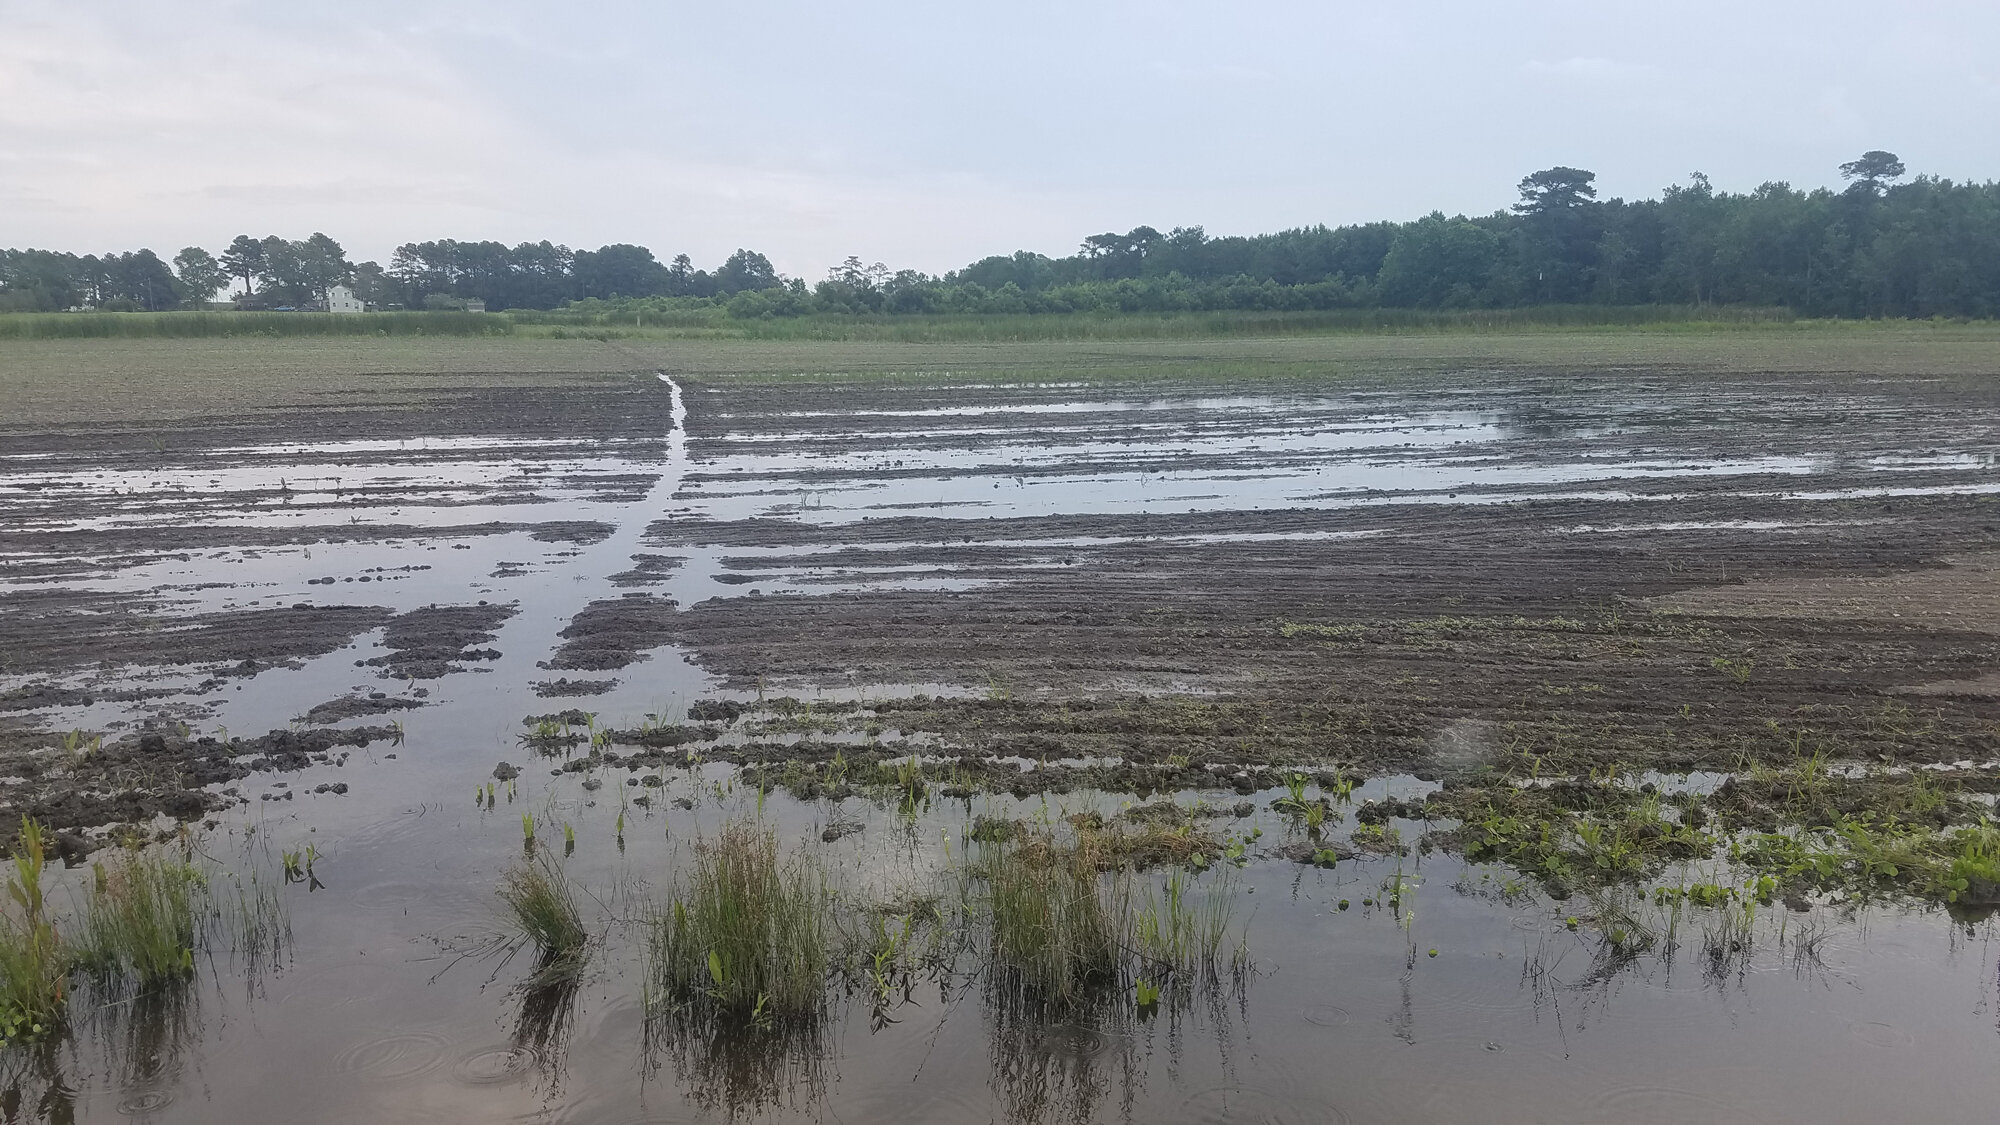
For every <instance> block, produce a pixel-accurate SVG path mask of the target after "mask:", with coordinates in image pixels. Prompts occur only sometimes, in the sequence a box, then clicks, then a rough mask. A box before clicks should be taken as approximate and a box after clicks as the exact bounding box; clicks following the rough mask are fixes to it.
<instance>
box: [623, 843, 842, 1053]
mask: <svg viewBox="0 0 2000 1125" xmlns="http://www.w3.org/2000/svg"><path fill="white" fill-rule="evenodd" d="M833 908H834V902H833V896H832V893H831V891H830V890H829V888H828V886H827V882H826V879H825V877H824V876H823V875H822V873H821V872H820V870H819V868H818V867H817V866H816V865H815V864H814V863H812V861H811V860H810V859H808V858H807V857H806V856H805V855H804V854H803V853H800V854H797V855H794V856H791V857H789V858H784V857H781V856H780V855H779V854H778V843H777V839H776V838H775V837H774V836H773V835H772V834H771V833H770V832H769V831H768V830H767V829H765V828H763V827H761V826H759V825H756V824H754V823H751V822H746V821H735V822H732V823H730V824H728V825H727V826H725V827H724V828H723V829H722V832H721V833H720V835H718V836H717V837H716V838H715V839H713V840H710V841H705V842H703V843H702V844H700V845H698V846H697V849H696V852H695V857H694V863H693V865H692V870H691V872H689V874H688V875H687V876H686V881H685V882H684V883H683V884H682V885H681V886H680V887H679V888H677V890H676V891H675V893H674V894H673V895H672V897H671V900H670V902H669V904H668V905H667V906H666V907H665V908H664V909H661V910H659V911H657V912H656V913H655V915H654V916H653V918H652V919H651V924H650V927H649V930H650V934H649V941H648V952H649V955H650V961H651V969H650V973H649V980H650V981H651V982H652V984H653V985H654V986H655V987H656V988H657V989H658V990H659V991H660V993H661V995H662V997H663V998H664V999H665V1000H667V1001H668V1002H669V1003H670V1004H672V1005H675V1006H680V1007H684V1008H694V1009H709V1010H714V1011H721V1012H730V1013H737V1014H742V1015H746V1016H749V1017H751V1018H752V1019H753V1020H768V1019H778V1018H792V1017H801V1016H809V1015H811V1014H813V1013H816V1012H819V1011H821V1010H822V1009H823V1007H824V1005H825V1003H826V998H827V969H828V965H829V962H830V946H831V944H832V940H833V935H834V925H833Z"/></svg>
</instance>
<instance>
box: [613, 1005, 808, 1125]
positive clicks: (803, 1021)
mask: <svg viewBox="0 0 2000 1125" xmlns="http://www.w3.org/2000/svg"><path fill="white" fill-rule="evenodd" d="M834 1046H835V1037H834V1034H833V1021H832V1019H831V1016H830V1014H829V1012H828V1011H827V1010H825V1009H821V1010H819V1011H817V1012H811V1013H805V1014H798V1015H791V1016H781V1017H773V1018H769V1019H745V1018H741V1017H738V1016H735V1015H732V1014H729V1013H726V1012H718V1011H715V1010H703V1009H698V1008H694V1007H689V1006H675V1007H669V1008H665V1009H661V1010H658V1011H656V1012H654V1013H652V1014H651V1015H650V1016H649V1017H648V1019H647V1021H646V1062H647V1072H648V1074H649V1075H656V1074H658V1073H659V1071H660V1069H661V1068H662V1067H665V1068H666V1069H667V1070H668V1071H670V1072H671V1074H672V1079H673V1085H674V1087H675V1088H676V1090H677V1091H678V1092H679V1093H680V1094H681V1095H682V1096H683V1097H685V1098H687V1099H688V1100H689V1101H691V1102H693V1103H694V1104H695V1105H698V1106H700V1107H702V1108H703V1109H707V1110H710V1111H719V1112H721V1113H723V1114H725V1115H727V1117H728V1118H729V1120H731V1121H735V1120H738V1119H741V1118H744V1117H752V1116H758V1115H761V1114H764V1113H768V1112H773V1111H776V1110H780V1109H791V1110H801V1109H805V1108H806V1107H808V1106H812V1105H815V1104H818V1103H820V1102H823V1101H824V1100H825V1098H826V1090H827V1070H828V1060H829V1059H830V1058H831V1057H832V1055H833V1051H834Z"/></svg>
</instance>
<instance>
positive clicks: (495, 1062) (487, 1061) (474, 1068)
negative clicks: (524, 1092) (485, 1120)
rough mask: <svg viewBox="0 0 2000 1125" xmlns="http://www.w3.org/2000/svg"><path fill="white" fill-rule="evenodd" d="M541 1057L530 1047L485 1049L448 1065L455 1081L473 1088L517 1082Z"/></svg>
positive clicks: (533, 1067)
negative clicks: (450, 1066)
mask: <svg viewBox="0 0 2000 1125" xmlns="http://www.w3.org/2000/svg"><path fill="white" fill-rule="evenodd" d="M540 1063H541V1055H540V1054H538V1053H537V1052H536V1051H535V1049H534V1048H533V1047H526V1046H522V1047H488V1048H485V1049H484V1050H479V1051H474V1052H473V1053H472V1054H469V1055H467V1056H465V1057H464V1058H462V1059H460V1060H458V1062H457V1063H455V1064H453V1066H452V1068H451V1069H452V1074H453V1075H454V1076H456V1077H457V1078H458V1080H459V1081H461V1082H465V1083H468V1084H471V1085H474V1086H492V1085H496V1084H499V1083H502V1082H518V1081H520V1080H521V1079H523V1078H526V1077H527V1076H528V1075H530V1074H532V1073H534V1071H535V1068H536V1067H537V1066H538V1065H539V1064H540Z"/></svg>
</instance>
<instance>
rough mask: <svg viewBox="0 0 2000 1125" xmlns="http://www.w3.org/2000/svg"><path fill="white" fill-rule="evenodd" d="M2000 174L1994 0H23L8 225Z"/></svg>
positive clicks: (696, 235)
mask: <svg viewBox="0 0 2000 1125" xmlns="http://www.w3.org/2000/svg"><path fill="white" fill-rule="evenodd" d="M1871 148H1887V149H1891V150H1893V151H1895V152H1897V153H1899V154H1901V155H1902V157H1903V158H1904V160H1905V161H1906V162H1907V163H1908V164H1909V166H1910V168H1911V170H1912V171H1913V172H1928V173H1935V174H1938V175H1942V176H1947V177H1951V178H1954V179H1979V180H1985V179H1994V178H2000V3H1995V2H1994V0H1896V2H1894V3H1886V2H1883V0H1810V2H1792V0H1729V2H1712V0H1682V2H1680V3H1675V4H1663V3H1658V2H1649V3H1621V2H1619V0H1589V2H1574V3H1573V2H1568V0H1513V2H1501V0H1371V2H1368V3H1355V2H1346V0H1322V2H1320V3H1304V2H1295V3H1278V2H1254V0H1235V2H1232V3H1227V4H1223V3H1212V4H1181V3H1171V2H1163V0H1154V2H1152V3H1144V4H1141V3H1129V4H1127V3H1088V2H1084V0H1065V2H1057V3H1040V2H1036V0H1008V2H1005V3H981V4H977V5H974V4H954V3H950V2H948V0H947V2H940V0H926V2H910V3H870V2H867V0H846V2H844V3H826V2H817V3H792V2H790V0H757V2H755V3H748V4H731V3H721V2H713V3H709V4H703V5H694V4H680V3H666V2H660V0H629V2H617V0H597V2H581V0H571V2H570V3H566V4H560V5H557V4H550V3H547V2H546V0H543V2H537V3H527V2H517V0H477V2H471V0H467V2H456V0H446V2H434V3H427V2H423V0H395V2H386V0H385V2H375V0H338V2H325V3H317V4H297V3H272V2H270V0H260V2H257V3H237V2H232V0H175V2H173V3H165V2H157V0H154V2H143V3H141V2H119V0H34V2H30V3H21V2H16V0H0V245H5V246H28V245H33V246H47V247H52V248H56V249H67V250H75V251H79V252H81V251H103V250H110V249H129V248H134V247H137V246H141V245H146V246H151V247H153V248H154V249H155V250H158V251H160V252H161V254H162V255H163V256H166V255H170V254H171V253H172V252H173V251H174V250H177V249H179V248H180V247H182V246H184V245H189V244H197V245H204V246H207V247H209V248H211V249H220V247H221V246H222V244H224V243H226V242H227V241H228V240H229V238H230V237H231V236H233V235H235V234H239V233H250V234H255V235H263V234H269V233H276V234H282V235H285V236H287V237H292V238H302V237H304V236H305V235H307V234H309V233H311V232H313V231H315V230H321V231H325V232H326V233H328V234H330V235H332V236H333V237H334V238H335V239H337V240H339V241H340V242H341V243H342V244H343V245H345V246H346V247H347V248H348V251H349V254H350V257H352V258H354V259H356V260H359V259H362V258H377V259H380V260H383V261H386V260H387V256H388V254H389V252H390V250H391V249H392V248H393V247H394V246H395V245H396V244H398V243H401V242H406V241H415V240H420V239H426V238H438V237H450V238H459V239H499V240H501V241H505V242H509V243H513V242H518V241H523V240H539V239H543V238H547V239H550V240H553V241H557V242H563V243H567V244H569V245H571V246H574V247H586V248H591V247H596V246H598V245H600V244H603V243H606V242H639V243H643V244H645V245H648V246H651V247H652V248H653V249H654V251H655V252H657V253H659V255H660V256H661V257H662V258H663V259H664V258H666V257H669V256H671V255H672V254H674V253H677V252H683V251H685V252H687V253H689V254H691V255H692V256H693V257H694V259H695V262H696V264H697V265H698V266H704V267H712V266H713V265H715V264H716V263H717V262H719V261H720V260H721V259H722V258H723V257H724V256H726V255H727V254H728V253H729V252H730V251H731V250H732V249H734V248H736V247H738V246H747V247H750V248H752V249H757V250H762V251H764V252H765V253H766V254H768V255H769V256H770V257H771V259H772V260H773V261H774V262H775V263H776V264H777V265H778V268H779V269H780V270H782V271H784V272H786V273H788V274H796V275H803V276H806V277H808V278H812V279H817V278H819V277H820V276H822V275H823V274H824V272H825V270H826V268H827V267H828V266H829V265H831V264H833V263H834V262H837V261H839V260H840V259H841V258H842V257H844V256H846V255H848V254H859V255H861V256H862V257H863V258H865V259H867V260H869V261H876V260H881V261H884V262H886V263H888V264H889V265H890V266H891V267H893V268H904V267H908V268H916V269H922V270H925V271H927V272H941V271H943V270H946V269H951V268H954V267H957V266H960V265H963V264H965V263H967V262H969V261H972V260H974V259H976V258H978V257H981V256H984V255H986V254H989V253H1002V252H1008V251H1012V250H1014V249H1018V248H1029V249H1034V250H1040V251H1043V252H1046V253H1050V254H1066V253H1070V252H1072V251H1074V249H1075V248H1076V244H1077V243H1078V241H1080V239H1081V238H1082V237H1083V236H1084V235H1087V234H1091V233H1095V232H1097V231H1103V230H1116V231H1124V230H1128V229H1130V228H1131V227H1134V226H1137V225H1139V224H1141V223H1146V224H1150V225H1152V226H1155V227H1158V228H1159V229H1161V230H1167V229H1169V228H1171V227H1174V226H1179V225H1197V224H1199V225H1202V226H1205V227H1206V228H1207V229H1208V231H1209V233H1211V234H1226V233H1235V234H1248V233H1256V232H1261V231H1269V230H1277V229H1282V228H1285V227H1292V226H1301V225H1307V224H1313V223H1328V224H1339V223H1346V222H1357V221H1366V220H1371V219H1378V218H1397V219H1405V218H1413V217H1415V216H1417V215H1420V214H1423V213H1425V212H1428V211H1431V210H1434V209H1436V210H1443V211H1446V212H1466V213H1475V214H1476V213H1482V212H1488V211H1492V210H1495V209H1497V208H1500V207H1504V206H1506V205H1507V204H1509V203H1511V202H1513V200H1514V199H1515V193H1514V187H1513V185H1514V184H1515V182H1516V181H1518V180H1519V179H1520V178H1521V176H1522V175H1524V174H1525V173H1527V172H1530V171H1533V170H1535V169H1537V168H1543V167H1547V166H1549V165H1552V164H1569V165H1575V166H1580V167H1584V168H1589V169H1592V170H1594V171H1596V172H1597V173H1598V183H1599V185H1600V187H1601V188H1602V189H1603V190H1604V193H1605V194H1606V195H1623V196H1627V197H1637V196H1646V195H1652V194H1655V193H1657V192H1658V191H1659V189H1660V188H1661V187H1662V186H1664V185H1666V184H1668V183H1671V182H1675V181H1677V180H1683V179H1685V177H1686V175H1687V173H1688V172H1690V171H1692V170H1695V169H1700V170H1702V171H1705V172H1707V173H1708V174H1709V176H1710V177H1711V178H1712V179H1713V180H1714V182H1715V183H1716V185H1717V186H1718V187H1723V188H1728V189H1732V190H1747V189H1749V188H1752V187H1755V186H1756V185H1757V184H1758V183H1760V182H1762V181H1764V180H1771V179H1781V180H1788V181H1790V182H1792V183H1794V184H1797V185H1802V186H1805V185H1818V184H1825V183H1830V182H1834V181H1835V180H1836V175H1837V173H1836V166H1837V165H1838V164H1839V163H1840V162H1841V161H1843V160H1849V159H1852V158H1853V157H1855V156H1857V155H1859V154H1860V153H1861V152H1862V151H1863V150H1865V149H1871Z"/></svg>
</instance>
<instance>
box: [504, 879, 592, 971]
mask: <svg viewBox="0 0 2000 1125" xmlns="http://www.w3.org/2000/svg"><path fill="white" fill-rule="evenodd" d="M499 893H500V901H501V902H502V903H504V904H505V906H506V908H507V913H508V916H509V918H510V919H511V921H512V922H513V925H514V928H515V930H516V931H518V932H519V933H520V935H521V937H522V938H524V939H525V940H527V941H529V942H532V943H533V944H534V946H535V948H536V950H537V952H538V953H539V955H540V960H539V963H538V967H537V968H536V971H535V982H536V983H540V984H547V983H549V982H551V981H554V980H557V979H560V978H563V977H573V976H575V974H576V971H577V970H578V969H580V968H581V967H582V965H583V955H584V947H585V944H586V943H587V942H588V941H589V939H590V933H589V931H588V930H586V929H584V925H583V916H582V914H581V912H580V911H578V909H577V905H576V893H575V892H574V891H573V890H572V889H571V888H570V884H569V879H568V877H567V876H565V875H564V874H563V871H562V868H561V867H558V866H556V864H554V863H553V862H551V861H550V860H547V859H543V860H541V861H540V862H536V861H534V860H523V861H521V863H520V864H519V865H518V866H516V867H514V868H513V869H512V870H510V871H508V872H507V874H506V875H505V876H504V877H502V879H501V881H500V892H499Z"/></svg>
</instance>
